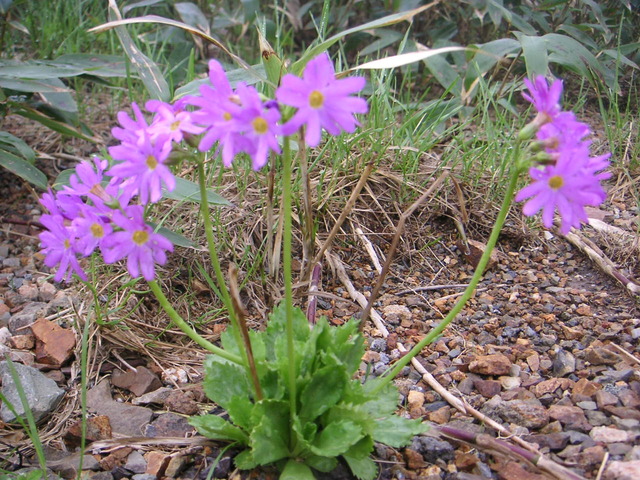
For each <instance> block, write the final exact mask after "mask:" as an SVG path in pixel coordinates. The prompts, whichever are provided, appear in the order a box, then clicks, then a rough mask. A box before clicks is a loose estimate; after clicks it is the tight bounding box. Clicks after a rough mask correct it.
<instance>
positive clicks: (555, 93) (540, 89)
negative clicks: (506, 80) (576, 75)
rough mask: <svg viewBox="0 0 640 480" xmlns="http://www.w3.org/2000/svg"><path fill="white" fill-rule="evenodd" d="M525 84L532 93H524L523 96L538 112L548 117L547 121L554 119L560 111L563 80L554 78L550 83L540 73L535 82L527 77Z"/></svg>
mask: <svg viewBox="0 0 640 480" xmlns="http://www.w3.org/2000/svg"><path fill="white" fill-rule="evenodd" d="M524 84H525V85H526V87H527V89H528V90H529V93H530V94H527V93H523V94H522V96H523V97H524V98H525V100H527V101H529V102H531V103H532V104H533V106H534V107H535V109H536V110H537V111H538V113H539V114H540V115H541V116H542V117H544V118H546V121H549V120H552V119H553V118H554V117H555V116H556V115H558V113H560V97H561V96H562V80H554V81H553V82H552V83H551V85H549V84H548V83H547V79H546V78H545V77H544V75H538V76H537V77H536V78H535V79H534V81H533V82H531V81H530V80H529V79H528V78H525V79H524Z"/></svg>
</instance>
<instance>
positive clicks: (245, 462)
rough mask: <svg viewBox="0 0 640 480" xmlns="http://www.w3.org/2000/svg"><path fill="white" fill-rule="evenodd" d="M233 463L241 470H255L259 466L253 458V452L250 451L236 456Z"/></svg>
mask: <svg viewBox="0 0 640 480" xmlns="http://www.w3.org/2000/svg"><path fill="white" fill-rule="evenodd" d="M233 463H235V464H236V467H238V469H240V470H253V469H254V468H256V467H257V466H258V462H256V459H255V458H253V452H252V451H251V450H250V449H247V450H244V451H242V452H240V453H239V454H238V455H236V458H234V459H233Z"/></svg>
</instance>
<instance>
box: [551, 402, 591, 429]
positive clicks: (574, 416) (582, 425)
mask: <svg viewBox="0 0 640 480" xmlns="http://www.w3.org/2000/svg"><path fill="white" fill-rule="evenodd" d="M549 417H550V418H552V419H554V420H558V421H559V422H560V423H562V424H563V425H564V426H565V427H567V428H568V429H570V430H579V431H582V432H588V431H589V430H591V425H590V424H589V422H588V421H587V418H586V417H585V416H584V411H583V410H582V409H581V408H580V407H571V406H564V405H551V406H550V407H549Z"/></svg>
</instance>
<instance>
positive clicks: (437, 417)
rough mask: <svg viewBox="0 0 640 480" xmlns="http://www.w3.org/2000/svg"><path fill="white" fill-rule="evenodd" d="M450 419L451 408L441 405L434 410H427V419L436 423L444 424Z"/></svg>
mask: <svg viewBox="0 0 640 480" xmlns="http://www.w3.org/2000/svg"><path fill="white" fill-rule="evenodd" d="M450 419H451V408H450V407H442V408H439V409H438V410H436V411H434V412H429V421H430V422H433V423H437V424H438V425H444V424H445V423H447V422H448V421H449V420H450Z"/></svg>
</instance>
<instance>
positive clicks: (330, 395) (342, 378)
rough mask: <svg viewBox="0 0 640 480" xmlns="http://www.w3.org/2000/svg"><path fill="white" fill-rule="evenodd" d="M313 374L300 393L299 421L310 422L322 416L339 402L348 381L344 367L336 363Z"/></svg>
mask: <svg viewBox="0 0 640 480" xmlns="http://www.w3.org/2000/svg"><path fill="white" fill-rule="evenodd" d="M332 363H333V364H331V365H327V366H325V367H323V368H320V369H319V370H317V371H316V372H314V373H313V375H312V376H311V379H310V380H309V383H307V385H306V386H305V387H304V389H303V390H302V391H301V392H300V400H301V403H302V408H301V409H300V413H299V415H300V419H301V420H302V421H303V422H306V421H311V420H314V419H316V418H317V417H319V416H320V415H322V414H323V413H324V412H326V411H327V410H328V409H329V408H331V407H333V406H334V405H335V404H336V403H338V402H339V401H340V398H341V397H342V393H343V391H344V389H345V387H346V385H347V382H348V381H349V377H348V375H347V370H346V368H345V367H344V365H340V364H339V363H337V362H332Z"/></svg>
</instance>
